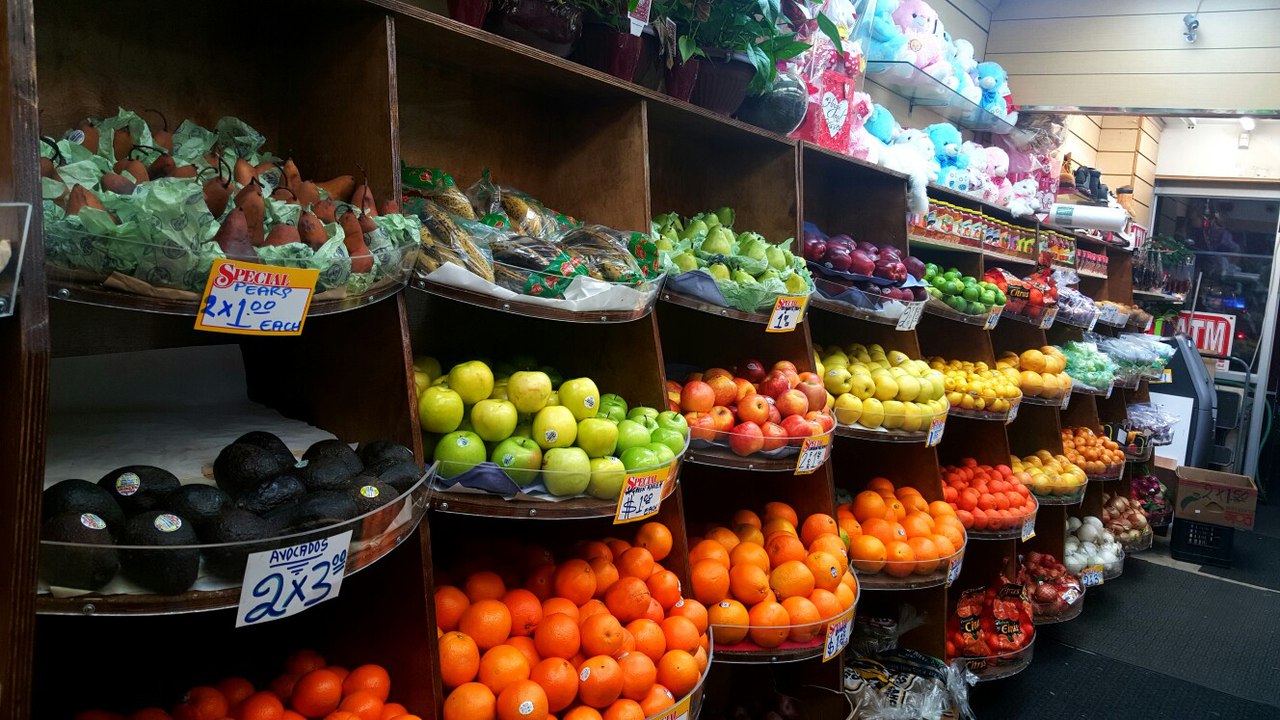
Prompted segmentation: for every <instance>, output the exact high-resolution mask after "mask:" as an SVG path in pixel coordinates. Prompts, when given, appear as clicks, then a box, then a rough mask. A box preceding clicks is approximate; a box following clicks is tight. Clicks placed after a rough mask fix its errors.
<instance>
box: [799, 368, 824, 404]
mask: <svg viewBox="0 0 1280 720" xmlns="http://www.w3.org/2000/svg"><path fill="white" fill-rule="evenodd" d="M809 374H810V375H813V373H809ZM813 376H814V377H815V378H817V377H818V376H817V375H813ZM796 390H799V391H800V392H802V393H804V396H805V397H806V398H808V400H809V409H810V410H821V409H822V408H824V407H826V406H827V389H826V388H825V387H823V386H822V381H821V380H801V381H800V384H799V385H797V386H796Z"/></svg>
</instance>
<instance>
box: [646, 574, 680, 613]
mask: <svg viewBox="0 0 1280 720" xmlns="http://www.w3.org/2000/svg"><path fill="white" fill-rule="evenodd" d="M645 585H646V586H647V587H648V588H649V596H650V597H652V598H653V599H654V600H657V601H658V605H660V606H662V609H663V610H664V611H666V610H670V609H671V606H672V605H675V604H676V603H677V602H679V601H680V578H679V576H677V575H676V574H675V573H673V572H671V571H670V570H659V571H658V572H656V573H654V574H652V575H650V576H649V579H648V580H645Z"/></svg>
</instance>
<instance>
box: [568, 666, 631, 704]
mask: <svg viewBox="0 0 1280 720" xmlns="http://www.w3.org/2000/svg"><path fill="white" fill-rule="evenodd" d="M621 694H622V668H620V667H619V666H618V661H617V660H614V659H613V658H611V657H609V656H607V655H597V656H595V657H592V658H588V659H587V660H586V661H585V662H583V663H582V667H580V668H578V699H579V700H581V701H582V703H583V704H584V705H590V706H591V707H594V708H603V707H608V706H609V705H611V704H613V701H614V700H617V699H618V696H619V695H621Z"/></svg>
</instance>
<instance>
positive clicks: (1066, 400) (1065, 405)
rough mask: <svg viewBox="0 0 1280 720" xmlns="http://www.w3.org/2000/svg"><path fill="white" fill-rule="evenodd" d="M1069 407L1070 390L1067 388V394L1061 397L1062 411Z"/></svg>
mask: <svg viewBox="0 0 1280 720" xmlns="http://www.w3.org/2000/svg"><path fill="white" fill-rule="evenodd" d="M1070 405H1071V388H1067V394H1066V395H1063V396H1062V409H1063V410H1066V409H1067V408H1068V407H1069V406H1070Z"/></svg>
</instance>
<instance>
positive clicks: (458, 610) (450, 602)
mask: <svg viewBox="0 0 1280 720" xmlns="http://www.w3.org/2000/svg"><path fill="white" fill-rule="evenodd" d="M435 605H436V626H437V627H439V628H440V629H441V630H443V631H445V632H449V631H450V630H457V629H458V620H459V619H461V618H462V613H463V611H465V610H466V609H467V607H468V606H470V605H471V599H470V598H468V597H467V594H466V593H464V592H462V591H461V590H459V589H458V588H456V587H454V586H452V585H441V586H440V587H438V588H436V594H435ZM321 661H322V662H323V658H321ZM289 665H290V664H289V663H286V664H285V668H286V669H288V668H289ZM320 667H324V665H321V666H320ZM318 669H320V668H315V667H312V668H308V669H306V670H302V671H301V672H297V671H294V670H289V672H291V673H293V674H295V675H303V674H305V673H309V672H311V671H312V670H318Z"/></svg>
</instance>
